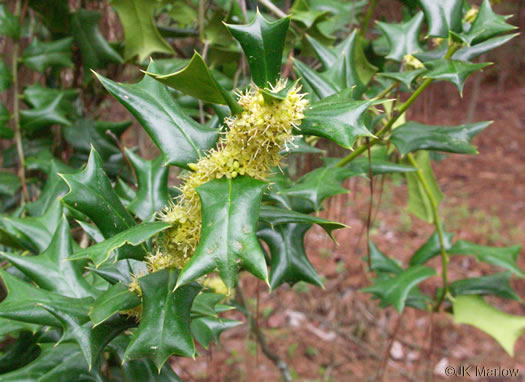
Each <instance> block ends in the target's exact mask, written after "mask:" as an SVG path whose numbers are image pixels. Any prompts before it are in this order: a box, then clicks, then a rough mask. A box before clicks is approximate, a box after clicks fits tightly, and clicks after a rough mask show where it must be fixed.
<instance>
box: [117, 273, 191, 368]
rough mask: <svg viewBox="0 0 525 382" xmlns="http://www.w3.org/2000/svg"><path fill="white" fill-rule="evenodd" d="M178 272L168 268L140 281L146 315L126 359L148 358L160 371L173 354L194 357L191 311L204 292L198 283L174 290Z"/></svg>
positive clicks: (143, 314) (129, 347)
mask: <svg viewBox="0 0 525 382" xmlns="http://www.w3.org/2000/svg"><path fill="white" fill-rule="evenodd" d="M177 277H178V271H176V270H173V269H171V270H169V269H164V270H162V271H159V272H155V273H152V274H150V275H147V276H144V277H141V278H139V279H138V281H139V284H140V287H141V289H142V298H143V312H142V318H141V320H140V324H139V327H138V328H137V330H136V331H135V333H134V334H133V339H132V340H131V342H130V344H129V346H128V348H127V349H126V354H125V356H124V359H125V360H131V359H136V358H142V357H148V358H151V359H152V360H153V362H154V363H155V365H156V366H157V369H159V370H160V368H161V367H162V365H164V362H166V360H167V359H168V357H169V356H170V355H172V354H175V355H180V356H186V357H193V356H194V355H195V345H194V343H193V338H192V336H191V331H190V309H191V305H192V302H193V299H194V298H195V296H196V295H197V293H198V292H199V290H200V287H199V286H197V285H196V284H189V285H184V286H181V287H179V288H177V289H176V290H175V291H173V289H174V287H175V284H176V282H177Z"/></svg>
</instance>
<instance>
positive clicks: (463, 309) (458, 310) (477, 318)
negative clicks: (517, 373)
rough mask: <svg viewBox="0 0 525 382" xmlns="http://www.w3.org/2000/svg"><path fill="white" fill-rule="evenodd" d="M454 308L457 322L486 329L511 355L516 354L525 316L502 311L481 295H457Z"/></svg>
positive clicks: (524, 323) (524, 325) (524, 326)
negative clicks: (515, 346)
mask: <svg viewBox="0 0 525 382" xmlns="http://www.w3.org/2000/svg"><path fill="white" fill-rule="evenodd" d="M453 309H454V321H455V322H456V323H458V324H467V325H472V326H474V327H476V328H478V329H479V330H481V331H484V332H485V333H487V334H488V335H490V336H491V337H492V338H494V339H495V340H496V341H497V342H498V343H499V344H500V345H501V346H502V347H503V349H505V351H506V352H507V353H508V354H509V355H510V356H511V357H513V356H514V344H515V343H516V340H517V339H518V338H519V337H521V335H522V334H523V329H524V328H525V317H520V316H513V315H511V314H507V313H505V312H502V311H500V310H498V309H496V308H494V307H493V306H492V305H490V304H488V303H487V302H486V301H485V300H484V299H483V298H482V297H480V296H456V298H455V299H454V301H453Z"/></svg>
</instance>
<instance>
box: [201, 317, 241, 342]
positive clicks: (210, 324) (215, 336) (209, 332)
mask: <svg viewBox="0 0 525 382" xmlns="http://www.w3.org/2000/svg"><path fill="white" fill-rule="evenodd" d="M240 324H241V322H240V321H237V320H229V319H227V318H215V317H200V318H196V319H193V320H191V333H192V335H193V337H195V339H196V340H197V341H198V342H199V343H200V344H201V345H202V346H203V347H204V349H208V347H209V346H210V343H211V342H212V341H213V342H216V343H219V337H220V335H221V334H222V332H224V331H225V330H228V329H231V328H235V327H236V326H239V325H240Z"/></svg>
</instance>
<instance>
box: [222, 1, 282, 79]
mask: <svg viewBox="0 0 525 382" xmlns="http://www.w3.org/2000/svg"><path fill="white" fill-rule="evenodd" d="M289 25H290V19H289V18H288V17H285V18H283V19H280V20H277V21H275V22H273V23H271V22H268V21H267V20H265V19H264V17H262V15H261V14H260V13H259V11H257V14H256V15H255V18H254V19H253V20H252V22H251V23H250V24H246V25H232V24H227V25H226V27H227V28H228V30H229V31H230V33H231V34H232V35H233V37H235V39H237V41H239V43H240V44H241V47H242V49H243V50H244V54H246V58H247V59H248V65H250V70H251V73H252V78H253V82H255V84H256V85H257V86H259V87H260V88H265V87H268V85H275V83H276V81H277V80H278V79H279V77H280V74H281V59H282V54H283V49H284V42H285V39H286V33H287V32H288V27H289Z"/></svg>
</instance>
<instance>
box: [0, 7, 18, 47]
mask: <svg viewBox="0 0 525 382" xmlns="http://www.w3.org/2000/svg"><path fill="white" fill-rule="evenodd" d="M0 36H7V37H11V38H13V39H18V37H19V36H20V24H19V22H18V16H15V15H13V14H12V13H11V12H9V10H8V9H7V6H6V5H5V4H0Z"/></svg>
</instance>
